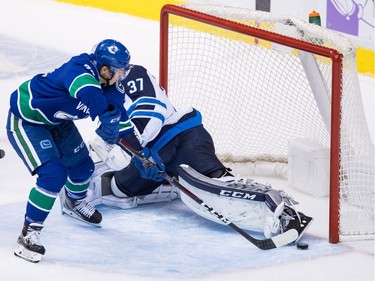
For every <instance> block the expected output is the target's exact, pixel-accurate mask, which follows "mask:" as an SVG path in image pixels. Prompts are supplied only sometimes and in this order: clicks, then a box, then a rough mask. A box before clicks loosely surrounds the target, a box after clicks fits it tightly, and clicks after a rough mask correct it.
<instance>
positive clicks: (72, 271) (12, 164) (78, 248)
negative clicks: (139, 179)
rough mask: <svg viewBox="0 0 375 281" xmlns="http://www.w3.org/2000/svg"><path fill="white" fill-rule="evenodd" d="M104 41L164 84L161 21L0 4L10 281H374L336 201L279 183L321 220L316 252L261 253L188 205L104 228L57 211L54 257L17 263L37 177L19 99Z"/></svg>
mask: <svg viewBox="0 0 375 281" xmlns="http://www.w3.org/2000/svg"><path fill="white" fill-rule="evenodd" d="M202 2H204V1H202ZM210 2H212V1H210ZM234 2H235V1H234ZM104 38H115V39H118V40H120V41H122V42H123V43H124V44H125V45H126V46H127V47H128V49H129V50H130V52H131V54H132V61H133V62H134V63H137V64H142V65H144V66H146V67H147V68H148V69H149V70H150V71H151V72H152V73H153V74H154V75H156V76H157V75H158V63H159V61H158V54H159V53H158V52H159V45H158V44H159V25H158V23H157V22H154V21H149V20H141V19H138V18H135V17H131V16H127V15H123V14H119V13H110V12H105V11H100V10H96V9H92V8H84V7H77V6H73V5H67V4H62V3H57V2H55V1H51V0H38V1H37V0H0V101H1V103H0V127H1V128H2V131H1V133H0V147H1V148H2V149H4V150H5V151H6V156H5V158H3V159H1V160H0V178H1V179H2V181H1V185H0V186H1V187H0V233H1V235H0V268H1V276H2V277H1V280H7V281H11V280H30V281H31V280H54V281H60V280H64V281H66V280H92V281H95V280H112V281H116V280H134V281H141V280H181V281H183V280H194V281H198V280H209V281H214V280H215V281H220V280H288V281H300V280H305V281H317V280H319V281H324V280H333V279H334V280H340V281H352V280H358V281H370V280H374V242H373V240H372V241H359V242H345V243H339V244H337V245H333V244H330V243H328V198H314V197H311V196H308V195H305V194H303V193H301V192H298V191H296V190H288V188H287V187H286V183H285V181H283V180H279V179H272V178H271V179H263V178H256V179H257V180H258V181H261V182H263V181H266V180H267V181H269V182H271V183H272V184H273V186H274V187H277V188H283V189H285V190H287V191H288V192H289V193H290V194H292V195H293V196H294V197H295V198H297V199H298V201H300V205H301V209H302V210H303V211H304V212H305V213H306V214H309V215H311V216H313V217H314V222H313V224H312V226H311V227H310V228H309V230H308V231H307V234H306V235H305V236H304V237H303V239H302V241H303V242H307V243H309V245H310V248H309V250H307V251H301V250H297V249H296V247H294V246H287V247H283V248H280V249H277V250H270V251H261V250H258V249H257V248H255V247H254V246H253V245H252V244H251V243H249V242H248V241H247V240H245V239H244V238H243V237H241V236H240V235H239V234H238V233H236V232H234V231H233V230H231V229H230V228H228V227H226V226H222V225H218V224H215V223H213V222H211V221H208V220H206V219H203V218H201V217H198V216H197V215H196V214H195V213H193V212H192V211H191V210H190V209H188V208H187V207H186V206H185V205H183V203H181V201H175V202H173V203H168V204H167V203H166V204H163V203H161V204H154V205H148V206H142V207H139V208H136V209H132V210H127V211H124V210H115V209H110V208H105V207H101V208H100V211H101V212H102V213H103V216H104V221H103V227H102V228H101V229H98V228H92V227H90V226H86V225H82V224H80V223H78V222H76V221H73V220H71V219H69V218H67V217H65V216H61V214H60V207H59V203H58V202H56V204H55V206H54V208H53V211H52V212H51V215H50V216H49V217H48V219H47V221H46V226H45V229H44V230H43V232H42V236H41V239H42V242H43V244H44V245H45V247H46V249H47V252H46V255H45V256H44V259H43V260H42V262H40V263H39V264H32V263H28V262H26V261H24V260H21V259H19V258H17V257H15V256H14V255H13V250H14V247H15V243H16V239H17V236H18V235H19V232H20V230H21V227H22V223H23V215H24V209H25V204H26V200H27V197H28V193H29V190H30V188H31V187H32V186H33V185H34V181H35V178H33V177H31V176H30V175H29V174H28V172H27V170H26V168H25V167H24V166H23V164H22V162H21V160H20V159H19V158H18V157H17V155H16V154H15V152H14V151H13V149H12V148H11V146H10V145H9V143H8V140H7V138H6V131H5V122H6V116H7V111H8V104H9V95H10V93H11V92H12V91H13V90H14V89H16V87H18V85H19V84H20V83H21V82H23V81H24V80H26V79H28V78H30V77H31V76H32V75H33V74H36V73H38V72H44V71H48V70H51V69H53V68H54V67H56V66H58V65H60V64H61V63H62V62H64V61H65V60H66V59H68V58H70V57H71V56H72V55H75V54H78V53H82V52H88V51H90V50H91V47H92V46H93V45H94V44H95V43H96V42H98V41H100V40H102V39H104ZM360 81H361V90H362V95H363V99H364V105H365V111H366V116H367V120H368V123H369V127H370V132H371V135H372V139H374V94H375V93H374V92H373V91H374V80H373V79H372V78H369V77H366V76H360ZM77 125H78V126H79V128H80V130H81V131H82V134H83V135H84V136H86V137H88V136H90V135H91V133H92V132H93V130H94V128H95V124H94V123H93V122H90V120H83V121H78V122H77ZM252 235H254V236H257V234H256V233H252Z"/></svg>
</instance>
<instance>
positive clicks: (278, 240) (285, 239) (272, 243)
mask: <svg viewBox="0 0 375 281" xmlns="http://www.w3.org/2000/svg"><path fill="white" fill-rule="evenodd" d="M119 145H120V146H121V147H122V148H123V149H125V150H127V151H129V152H130V153H131V154H132V155H133V156H135V157H137V158H138V159H140V160H141V161H143V162H144V163H147V164H148V165H155V164H154V163H152V162H151V161H150V160H149V159H147V158H145V157H144V156H143V155H142V154H141V153H140V152H138V151H135V150H134V149H132V148H131V147H129V146H128V145H127V144H126V143H125V142H123V141H121V140H119ZM164 175H165V179H166V180H167V181H168V182H169V183H170V184H172V185H174V186H176V187H177V188H178V189H179V190H180V191H181V192H183V193H184V194H186V195H187V196H188V197H190V198H191V199H192V200H194V201H195V202H196V203H198V204H199V205H201V206H203V207H204V208H205V209H206V210H207V211H209V212H210V213H211V214H212V215H213V216H215V217H216V218H217V219H219V220H220V221H222V222H223V223H224V224H226V225H228V226H229V227H231V228H232V229H233V230H234V231H236V232H238V233H239V234H241V235H242V236H243V237H244V238H245V239H247V240H248V241H250V242H251V243H252V244H254V245H255V246H256V247H258V248H259V249H261V250H269V249H274V248H278V247H281V246H284V245H286V244H289V243H291V242H293V241H294V240H295V239H297V236H298V233H297V234H296V233H293V232H292V231H293V230H289V231H287V232H285V233H282V234H280V235H277V236H275V237H273V238H268V239H264V240H260V239H256V238H254V237H252V236H251V235H249V234H248V233H247V232H245V231H243V230H242V229H241V228H239V227H238V226H237V225H235V224H234V223H232V222H231V221H230V220H229V219H228V218H226V217H224V216H223V215H221V214H220V213H219V212H217V211H215V209H214V208H212V207H211V206H210V205H208V204H207V203H206V202H205V201H203V200H202V199H201V198H199V197H198V196H197V195H195V194H194V193H193V192H191V191H190V190H189V189H187V188H186V187H184V186H183V185H182V184H181V183H180V182H179V181H178V180H176V179H175V178H172V177H170V176H169V175H168V174H167V173H165V172H164ZM294 231H295V230H294ZM295 232H297V231H295Z"/></svg>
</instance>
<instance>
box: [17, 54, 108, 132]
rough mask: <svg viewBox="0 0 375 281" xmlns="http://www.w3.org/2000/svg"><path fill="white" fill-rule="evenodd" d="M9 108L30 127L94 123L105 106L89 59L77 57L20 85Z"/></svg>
mask: <svg viewBox="0 0 375 281" xmlns="http://www.w3.org/2000/svg"><path fill="white" fill-rule="evenodd" d="M10 108H11V111H12V112H13V114H14V115H15V116H17V117H18V118H21V119H23V120H26V121H28V122H30V123H34V124H41V125H57V124H59V123H61V122H62V121H64V120H77V119H83V118H86V117H88V116H90V117H91V118H92V120H94V119H95V117H96V116H98V115H100V114H102V113H103V112H105V111H106V110H107V108H108V106H107V102H106V99H105V97H104V95H103V92H102V89H101V85H100V82H99V73H98V70H97V69H96V67H95V65H94V63H93V57H92V55H89V54H81V55H78V56H75V57H73V58H71V60H70V61H68V62H67V63H65V64H63V65H62V66H61V67H59V68H57V69H55V70H54V71H52V72H49V73H46V74H38V75H36V76H34V77H33V78H32V79H31V80H28V81H25V82H24V83H23V84H21V86H20V87H19V88H18V89H17V90H16V91H14V92H13V93H12V95H11V98H10Z"/></svg>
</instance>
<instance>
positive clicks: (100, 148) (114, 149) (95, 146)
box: [89, 135, 131, 171]
mask: <svg viewBox="0 0 375 281" xmlns="http://www.w3.org/2000/svg"><path fill="white" fill-rule="evenodd" d="M89 148H90V150H91V151H94V152H95V153H96V154H97V155H98V157H99V158H100V160H102V161H103V163H105V164H106V165H107V166H108V167H109V168H111V169H112V170H114V171H119V170H122V169H123V168H125V167H127V166H128V165H129V163H130V161H131V156H130V155H129V154H127V153H126V152H125V151H124V150H123V149H121V147H119V146H118V145H117V144H109V143H107V142H105V141H104V140H103V139H102V138H101V137H99V136H98V135H94V136H93V137H92V139H91V140H90V141H89Z"/></svg>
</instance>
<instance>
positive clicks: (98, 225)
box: [61, 207, 102, 228]
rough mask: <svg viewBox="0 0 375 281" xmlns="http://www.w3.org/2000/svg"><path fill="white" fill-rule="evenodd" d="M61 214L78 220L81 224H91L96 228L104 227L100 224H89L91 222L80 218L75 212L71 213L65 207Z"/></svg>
mask: <svg viewBox="0 0 375 281" xmlns="http://www.w3.org/2000/svg"><path fill="white" fill-rule="evenodd" d="M61 214H63V215H67V216H69V217H71V218H73V219H76V220H78V221H80V222H84V223H86V224H89V225H91V226H95V227H98V228H101V227H102V225H101V224H100V223H92V222H89V221H85V220H84V219H83V218H81V217H80V216H78V215H77V214H76V213H74V212H73V211H70V210H68V209H66V208H65V207H63V208H62V209H61Z"/></svg>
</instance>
